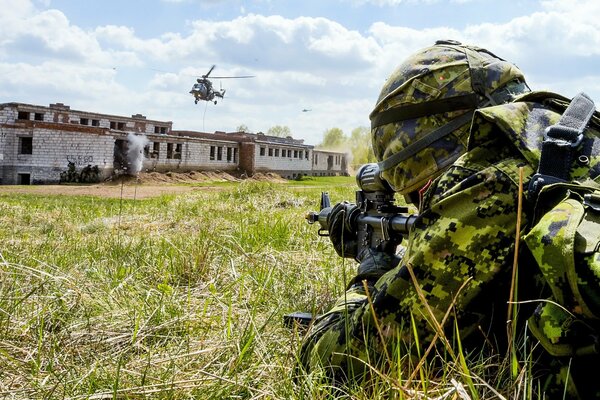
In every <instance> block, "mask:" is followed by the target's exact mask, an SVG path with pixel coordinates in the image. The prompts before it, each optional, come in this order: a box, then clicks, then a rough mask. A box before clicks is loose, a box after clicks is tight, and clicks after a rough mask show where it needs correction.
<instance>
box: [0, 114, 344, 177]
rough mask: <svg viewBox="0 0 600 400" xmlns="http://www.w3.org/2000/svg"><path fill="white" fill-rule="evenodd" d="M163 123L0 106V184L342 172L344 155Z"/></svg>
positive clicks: (261, 136) (300, 142)
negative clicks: (82, 177) (144, 174)
mask: <svg viewBox="0 0 600 400" xmlns="http://www.w3.org/2000/svg"><path fill="white" fill-rule="evenodd" d="M172 128H173V123H172V122H171V121H156V120H150V119H147V118H146V117H145V116H143V115H141V114H136V115H132V116H131V117H123V116H116V115H107V114H98V113H94V112H89V111H79V110H72V109H71V108H70V107H69V106H67V105H64V104H62V103H56V104H50V106H48V107H44V106H39V105H32V104H23V103H4V104H0V184H22V185H27V184H44V183H58V182H60V181H61V180H63V181H64V180H65V177H69V176H70V175H69V173H73V172H77V173H80V172H81V173H82V174H83V171H86V170H87V171H88V172H89V171H93V173H94V174H95V175H97V177H98V179H105V178H108V177H109V176H111V175H113V174H115V173H135V172H138V171H158V172H167V171H177V172H185V171H208V170H211V171H228V172H234V173H239V174H246V175H248V176H251V175H253V174H255V173H257V172H275V173H277V174H279V175H281V176H282V177H284V178H288V179H293V178H296V177H298V176H302V175H311V176H324V175H347V174H348V163H347V157H346V155H345V154H344V153H339V152H331V151H322V150H315V149H314V146H312V145H307V144H304V141H303V140H296V139H293V138H291V137H287V138H280V137H275V136H268V135H265V134H263V133H245V132H231V133H226V132H215V133H205V132H196V131H177V130H173V129H172Z"/></svg>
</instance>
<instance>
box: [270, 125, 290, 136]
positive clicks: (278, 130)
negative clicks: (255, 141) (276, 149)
mask: <svg viewBox="0 0 600 400" xmlns="http://www.w3.org/2000/svg"><path fill="white" fill-rule="evenodd" d="M267 135H270V136H278V137H288V136H292V133H291V131H290V128H289V126H285V125H275V126H272V127H270V128H269V130H268V131H267Z"/></svg>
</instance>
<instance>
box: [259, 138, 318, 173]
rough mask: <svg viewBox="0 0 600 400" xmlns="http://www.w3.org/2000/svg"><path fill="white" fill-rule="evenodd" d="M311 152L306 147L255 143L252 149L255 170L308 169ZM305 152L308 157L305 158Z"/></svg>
mask: <svg viewBox="0 0 600 400" xmlns="http://www.w3.org/2000/svg"><path fill="white" fill-rule="evenodd" d="M311 152H312V151H311V150H309V149H308V148H306V147H295V146H286V145H283V144H266V143H257V144H256V147H255V149H254V160H255V167H256V171H268V170H274V171H305V170H308V169H310V164H311ZM307 153H308V159H307V158H306V154H307ZM261 154H262V155H261ZM284 154H285V156H284Z"/></svg>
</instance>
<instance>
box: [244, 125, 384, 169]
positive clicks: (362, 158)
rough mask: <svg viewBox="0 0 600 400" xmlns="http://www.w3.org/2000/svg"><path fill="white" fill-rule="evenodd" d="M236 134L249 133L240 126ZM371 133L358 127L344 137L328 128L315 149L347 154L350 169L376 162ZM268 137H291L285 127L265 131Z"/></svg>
mask: <svg viewBox="0 0 600 400" xmlns="http://www.w3.org/2000/svg"><path fill="white" fill-rule="evenodd" d="M237 131H238V132H249V129H248V126H246V125H245V124H241V125H240V126H238V127H237ZM370 134H371V131H370V130H369V128H366V127H364V126H359V127H358V128H354V129H353V130H352V132H350V135H349V136H348V135H346V134H345V133H344V131H343V130H342V129H340V128H330V129H327V130H325V131H324V132H323V141H322V142H321V143H319V144H318V145H317V146H316V148H317V149H321V150H332V151H339V152H344V153H346V154H348V157H349V164H350V166H351V167H352V168H354V169H356V167H358V166H360V165H362V164H366V163H371V162H376V160H375V155H374V154H373V148H372V147H371V138H370ZM267 135H269V136H277V137H288V136H292V133H291V130H290V128H289V127H288V126H285V125H275V126H272V127H271V128H269V130H268V131H267Z"/></svg>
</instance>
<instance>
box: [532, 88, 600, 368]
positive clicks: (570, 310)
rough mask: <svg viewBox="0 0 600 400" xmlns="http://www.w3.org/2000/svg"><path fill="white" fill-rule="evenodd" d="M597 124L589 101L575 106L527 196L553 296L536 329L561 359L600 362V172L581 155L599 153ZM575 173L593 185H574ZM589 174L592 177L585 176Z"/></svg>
mask: <svg viewBox="0 0 600 400" xmlns="http://www.w3.org/2000/svg"><path fill="white" fill-rule="evenodd" d="M592 119H594V121H592ZM597 119H598V115H597V114H596V113H595V108H594V103H593V101H592V100H591V99H590V98H589V97H588V96H586V95H585V94H583V93H580V94H579V95H577V96H575V97H574V98H573V100H572V101H571V102H570V104H569V105H568V107H567V108H566V110H565V111H564V113H563V114H562V116H561V117H560V120H559V122H558V123H556V124H554V125H551V126H550V127H548V128H547V129H546V131H545V134H544V140H543V142H542V146H541V155H540V161H539V165H538V170H537V173H536V174H535V175H534V176H533V177H532V179H531V181H530V184H529V188H528V194H527V195H528V198H529V200H531V201H533V203H534V204H535V206H534V217H533V223H532V227H531V229H530V230H529V231H528V233H527V234H526V235H525V236H524V237H523V240H524V242H525V244H526V246H527V248H528V249H529V251H530V252H531V254H532V255H533V257H534V259H535V261H536V262H537V264H538V266H539V268H540V271H541V273H542V275H543V277H544V279H545V281H546V283H547V284H548V285H549V287H550V290H551V292H552V299H547V300H543V301H542V302H541V303H540V305H539V306H538V307H537V309H536V311H535V312H534V314H533V315H532V316H531V317H530V318H529V319H528V326H529V329H530V331H531V333H532V334H533V335H534V336H535V338H536V339H538V340H539V342H540V344H541V345H542V346H543V347H544V349H545V350H546V351H547V352H548V353H549V354H551V355H553V356H558V357H576V356H585V355H598V354H600V343H599V341H598V336H599V334H600V329H599V327H600V183H599V182H597V181H595V180H594V179H592V178H593V176H592V175H594V174H596V172H597V171H592V170H591V169H592V167H594V168H596V167H597V165H593V166H591V165H590V164H591V162H590V158H589V157H588V156H587V155H584V154H582V152H581V148H582V147H583V146H581V144H582V141H583V140H586V138H587V142H588V143H592V144H593V145H591V147H590V146H588V147H590V148H593V150H594V152H595V153H596V152H597V151H598V148H597V146H600V143H598V142H599V139H600V138H598V137H597V135H598V133H597V131H595V132H593V131H592V129H588V127H589V126H590V125H591V122H592V123H596V122H597V121H596V120H597ZM594 136H596V137H594ZM574 168H576V169H579V170H580V171H579V172H580V173H579V176H587V177H588V179H581V180H580V181H575V180H572V176H573V175H572V172H573V169H574ZM582 168H583V169H585V168H587V174H581V169H582ZM592 172H593V174H592ZM595 178H598V176H596V177H595ZM597 180H600V178H598V179H597Z"/></svg>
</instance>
